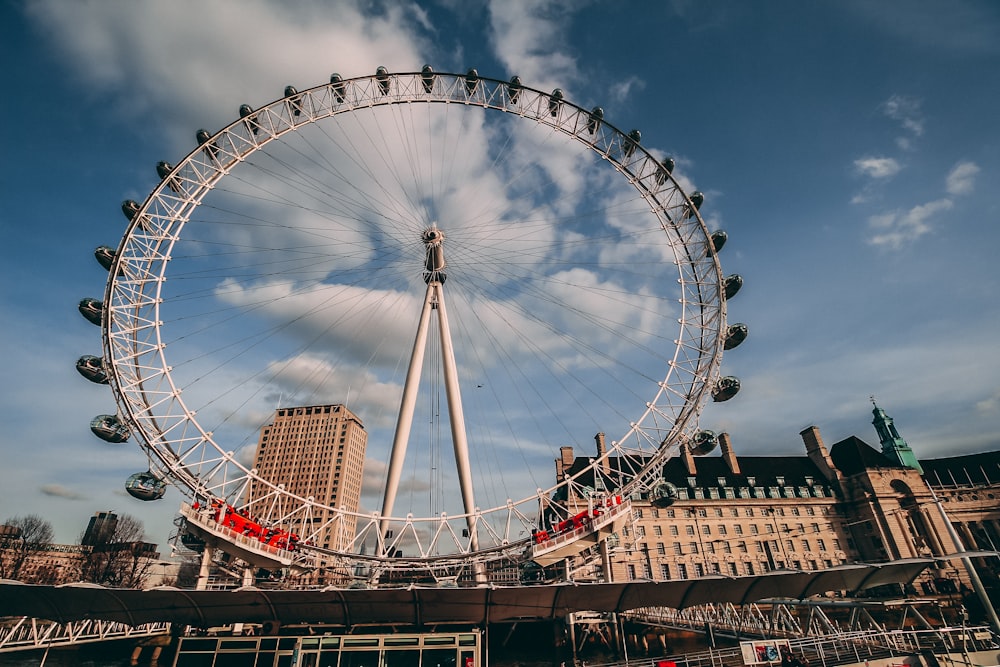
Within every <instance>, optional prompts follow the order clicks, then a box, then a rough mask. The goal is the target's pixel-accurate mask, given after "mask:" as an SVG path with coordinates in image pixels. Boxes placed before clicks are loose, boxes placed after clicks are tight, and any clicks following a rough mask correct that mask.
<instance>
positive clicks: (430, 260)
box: [420, 224, 448, 284]
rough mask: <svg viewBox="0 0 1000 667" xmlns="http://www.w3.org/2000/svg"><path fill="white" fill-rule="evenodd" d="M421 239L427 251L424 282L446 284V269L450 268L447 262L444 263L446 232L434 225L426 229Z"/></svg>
mask: <svg viewBox="0 0 1000 667" xmlns="http://www.w3.org/2000/svg"><path fill="white" fill-rule="evenodd" d="M420 238H421V240H423V242H424V246H426V249H427V253H426V255H425V257H424V282H425V283H430V282H432V281H433V282H439V283H441V284H444V281H445V279H446V278H447V276H446V275H445V272H444V269H445V267H446V266H448V264H447V262H445V261H444V246H443V245H441V243H442V241H444V232H442V231H441V230H440V229H438V228H437V225H436V224H434V225H431V226H430V227H428V228H427V229H425V230H424V233H423V234H421V236H420Z"/></svg>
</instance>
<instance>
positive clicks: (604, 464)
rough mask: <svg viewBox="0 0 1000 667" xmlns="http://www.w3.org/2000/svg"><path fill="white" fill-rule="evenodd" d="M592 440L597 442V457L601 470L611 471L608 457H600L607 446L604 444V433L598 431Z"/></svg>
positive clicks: (604, 452)
mask: <svg viewBox="0 0 1000 667" xmlns="http://www.w3.org/2000/svg"><path fill="white" fill-rule="evenodd" d="M594 440H595V441H596V442H597V458H598V460H600V461H601V470H602V471H603V472H606V473H608V472H611V463H610V462H609V461H608V459H606V458H603V459H602V457H603V456H604V455H605V454H607V453H608V449H607V446H606V445H605V444H604V434H603V433H598V434H597V435H595V436H594Z"/></svg>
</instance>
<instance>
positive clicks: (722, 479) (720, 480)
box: [715, 477, 726, 486]
mask: <svg viewBox="0 0 1000 667" xmlns="http://www.w3.org/2000/svg"><path fill="white" fill-rule="evenodd" d="M715 481H716V482H718V484H719V486H725V485H726V478H725V477H717V478H716V480H715Z"/></svg>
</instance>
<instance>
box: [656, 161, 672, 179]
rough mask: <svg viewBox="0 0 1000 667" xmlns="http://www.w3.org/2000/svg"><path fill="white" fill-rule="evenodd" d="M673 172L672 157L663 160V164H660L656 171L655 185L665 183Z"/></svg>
mask: <svg viewBox="0 0 1000 667" xmlns="http://www.w3.org/2000/svg"><path fill="white" fill-rule="evenodd" d="M673 172H674V159H673V158H672V157H668V158H664V160H663V162H661V163H660V168H659V169H657V170H656V184H657V185H663V184H664V183H666V182H667V177H668V176H670V174H672V173H673Z"/></svg>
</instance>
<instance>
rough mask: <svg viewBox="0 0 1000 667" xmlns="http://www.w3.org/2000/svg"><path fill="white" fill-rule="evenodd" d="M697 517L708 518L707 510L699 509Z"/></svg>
mask: <svg viewBox="0 0 1000 667" xmlns="http://www.w3.org/2000/svg"><path fill="white" fill-rule="evenodd" d="M698 516H700V517H707V516H708V510H706V509H705V508H704V507H703V508H701V509H699V510H698Z"/></svg>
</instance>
